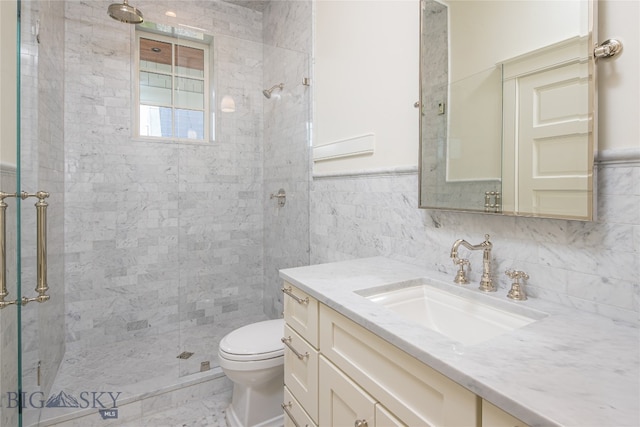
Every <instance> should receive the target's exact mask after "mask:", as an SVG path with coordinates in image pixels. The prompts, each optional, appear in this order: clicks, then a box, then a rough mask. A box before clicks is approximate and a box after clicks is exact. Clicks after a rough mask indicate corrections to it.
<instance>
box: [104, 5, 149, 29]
mask: <svg viewBox="0 0 640 427" xmlns="http://www.w3.org/2000/svg"><path fill="white" fill-rule="evenodd" d="M107 13H108V14H109V16H110V17H112V18H113V19H115V20H116V21H120V22H124V23H125V24H140V23H141V22H142V21H143V20H144V19H143V18H142V12H140V11H139V10H138V9H136V8H135V7H133V6H129V1H128V0H123V2H122V3H113V4H112V5H111V6H109V10H108V11H107Z"/></svg>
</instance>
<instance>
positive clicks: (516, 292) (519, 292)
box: [504, 269, 529, 301]
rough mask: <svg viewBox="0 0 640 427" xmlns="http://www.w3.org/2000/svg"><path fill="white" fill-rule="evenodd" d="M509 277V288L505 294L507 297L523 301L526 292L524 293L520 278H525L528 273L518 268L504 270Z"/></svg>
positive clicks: (525, 297)
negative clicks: (510, 280)
mask: <svg viewBox="0 0 640 427" xmlns="http://www.w3.org/2000/svg"><path fill="white" fill-rule="evenodd" d="M504 274H506V275H507V276H508V277H509V278H510V279H512V280H513V283H512V284H511V289H510V290H509V293H508V294H507V298H511V299H513V300H516V301H524V300H526V299H527V294H526V293H525V291H524V289H523V287H522V284H521V283H520V279H524V280H527V279H528V278H529V275H528V274H527V273H525V272H524V271H520V270H511V269H509V270H507V271H505V272H504Z"/></svg>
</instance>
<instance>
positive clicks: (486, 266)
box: [451, 234, 496, 292]
mask: <svg viewBox="0 0 640 427" xmlns="http://www.w3.org/2000/svg"><path fill="white" fill-rule="evenodd" d="M461 245H462V246H464V247H465V248H467V249H469V250H470V251H479V250H482V251H483V253H482V278H481V279H480V290H481V291H484V292H495V291H496V286H495V285H494V284H493V279H492V278H491V249H492V248H493V244H492V243H491V242H490V241H489V235H488V234H485V235H484V242H482V243H480V244H479V245H472V244H470V243H469V242H467V241H466V240H463V239H458V240H456V241H455V242H454V244H453V246H452V247H451V258H452V259H453V263H454V264H455V265H457V266H459V270H458V273H457V274H456V278H455V280H454V282H456V283H458V284H464V283H469V281H468V280H467V279H466V276H465V274H464V266H465V264H469V262H468V260H464V259H459V258H458V248H459V247H460V246H461Z"/></svg>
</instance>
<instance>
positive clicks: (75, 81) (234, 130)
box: [65, 0, 264, 349]
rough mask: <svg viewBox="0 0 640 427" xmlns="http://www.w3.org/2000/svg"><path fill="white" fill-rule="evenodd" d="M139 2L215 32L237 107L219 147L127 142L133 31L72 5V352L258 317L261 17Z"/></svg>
mask: <svg viewBox="0 0 640 427" xmlns="http://www.w3.org/2000/svg"><path fill="white" fill-rule="evenodd" d="M135 6H136V7H138V8H139V9H140V10H142V11H143V13H144V16H145V19H146V20H148V21H152V22H159V23H165V24H171V25H174V26H175V25H177V23H183V24H187V25H190V26H195V27H199V28H203V29H205V30H206V31H207V32H208V33H210V34H212V35H213V36H214V52H213V55H214V61H215V66H214V68H215V70H214V80H215V88H216V90H217V92H216V97H217V99H218V100H220V99H221V98H222V96H223V95H225V94H230V95H232V96H233V97H234V99H235V102H236V112H235V113H221V112H219V113H218V114H217V116H218V117H217V123H216V129H217V136H216V140H215V142H212V143H176V142H151V141H145V140H141V139H134V138H132V136H131V135H132V129H131V126H132V116H133V111H132V95H131V93H132V90H133V86H132V60H131V59H132V51H133V49H134V27H133V26H131V25H127V24H122V23H119V22H116V21H114V20H112V19H110V18H109V17H108V16H107V14H106V7H107V4H106V3H103V2H93V1H90V2H68V3H67V6H66V7H67V14H66V39H65V43H66V47H65V64H66V79H65V85H66V88H65V149H66V194H65V197H66V199H65V209H66V223H65V242H66V248H65V255H66V264H65V270H66V274H67V277H66V301H67V306H66V332H67V337H66V339H67V347H69V348H72V349H77V348H80V349H82V348H88V347H93V346H95V345H101V344H109V343H113V342H116V341H122V340H127V339H133V338H136V337H140V336H147V335H153V334H162V333H164V332H167V331H175V330H177V328H180V327H187V326H190V325H203V324H204V325H206V324H219V325H220V324H222V325H226V326H228V325H229V324H238V325H239V324H242V323H243V321H244V317H246V316H247V315H248V314H253V313H256V312H261V311H262V287H263V258H262V256H263V255H262V241H263V223H262V214H263V212H262V210H263V194H264V191H263V184H262V165H263V156H262V153H263V148H262V103H263V96H262V93H261V91H262V89H263V83H262V75H263V67H262V61H263V60H262V57H263V52H262V50H263V49H262V14H261V13H260V12H256V11H254V10H251V9H248V8H244V7H240V6H237V5H234V4H230V3H225V2H218V1H216V2H209V1H189V2H180V1H151V0H140V1H137V2H136V5H135ZM166 10H173V11H175V12H177V14H178V17H177V18H175V19H171V18H167V17H166V16H165V15H164V12H165V11H166ZM176 345H177V346H179V343H177V344H176ZM212 346H215V344H212Z"/></svg>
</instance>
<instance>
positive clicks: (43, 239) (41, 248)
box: [36, 191, 49, 302]
mask: <svg viewBox="0 0 640 427" xmlns="http://www.w3.org/2000/svg"><path fill="white" fill-rule="evenodd" d="M36 197H37V198H38V201H37V202H36V222H37V226H36V233H37V243H36V251H37V262H38V281H37V284H36V292H37V293H38V296H37V297H36V301H38V302H45V301H47V300H48V299H49V295H46V293H47V291H48V290H49V285H48V284H47V206H49V204H48V203H47V202H45V200H44V199H46V198H47V197H49V193H46V192H44V191H38V192H37V193H36Z"/></svg>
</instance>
